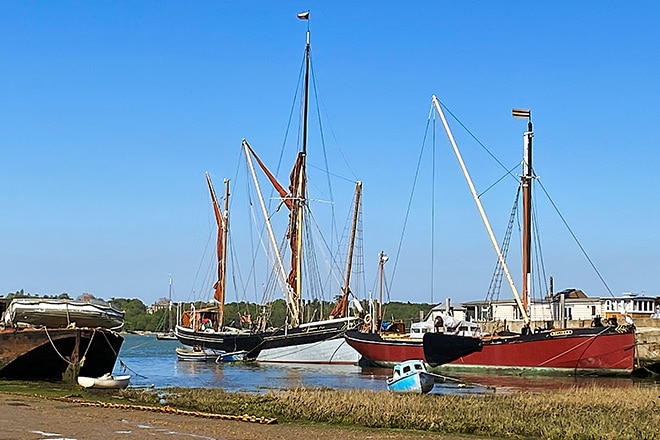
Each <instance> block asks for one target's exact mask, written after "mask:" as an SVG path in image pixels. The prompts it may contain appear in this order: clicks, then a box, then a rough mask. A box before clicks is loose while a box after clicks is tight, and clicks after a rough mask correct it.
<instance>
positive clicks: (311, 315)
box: [6, 290, 433, 332]
mask: <svg viewBox="0 0 660 440" xmlns="http://www.w3.org/2000/svg"><path fill="white" fill-rule="evenodd" d="M23 297H32V298H34V297H38V298H51V299H69V300H70V299H72V298H71V297H70V296H69V294H68V293H62V294H59V295H51V296H48V295H30V294H29V293H25V292H24V291H23V290H20V291H17V292H13V293H9V294H8V295H7V296H6V300H7V301H9V300H11V299H13V298H23ZM75 299H76V300H78V301H87V302H89V301H104V300H102V299H100V298H96V297H94V295H92V294H90V293H83V294H82V295H79V296H78V297H76V298H75ZM104 302H107V303H109V304H111V305H112V307H114V308H115V309H117V310H121V311H123V312H124V328H123V330H124V331H126V332H143V331H144V332H166V331H168V330H169V328H168V326H169V323H170V319H171V322H172V325H176V322H177V316H178V314H179V313H180V312H181V311H183V310H189V309H190V308H191V304H190V303H186V304H173V305H172V308H171V310H170V307H169V301H168V300H167V298H161V299H159V300H158V301H156V303H155V304H154V305H152V306H151V307H150V306H147V305H146V304H144V302H143V301H142V300H141V299H139V298H111V299H110V300H108V301H104ZM334 305H335V304H334V303H332V302H328V301H319V300H313V301H306V302H305V303H304V304H303V307H302V314H303V321H304V322H308V321H313V320H322V319H327V318H328V315H329V314H330V312H331V310H332V309H333V307H334ZM154 306H155V307H154ZM193 306H194V307H195V309H197V310H199V309H203V308H209V307H217V304H215V305H214V304H210V303H206V302H201V301H200V302H196V303H194V304H193ZM362 306H363V308H364V309H365V313H368V312H369V308H368V307H367V304H366V301H363V302H362ZM432 308H433V305H430V304H426V303H411V302H389V303H386V304H384V305H383V321H388V320H401V321H404V322H405V324H406V327H407V328H408V327H409V326H410V324H411V323H412V322H417V321H419V320H420V319H421V318H423V317H425V316H426V315H427V314H428V313H429V311H430V310H431V309H432ZM376 313H377V312H376ZM260 314H265V315H267V316H269V317H270V318H269V325H270V326H272V327H281V326H283V325H284V324H285V323H286V321H287V307H286V302H285V301H284V300H283V299H278V300H275V301H272V302H270V303H268V304H267V305H259V304H254V303H248V302H232V303H228V304H225V306H224V317H225V318H224V324H225V325H230V326H238V322H239V319H240V317H241V316H245V315H250V316H251V317H252V319H256V317H257V316H259V315H260Z"/></svg>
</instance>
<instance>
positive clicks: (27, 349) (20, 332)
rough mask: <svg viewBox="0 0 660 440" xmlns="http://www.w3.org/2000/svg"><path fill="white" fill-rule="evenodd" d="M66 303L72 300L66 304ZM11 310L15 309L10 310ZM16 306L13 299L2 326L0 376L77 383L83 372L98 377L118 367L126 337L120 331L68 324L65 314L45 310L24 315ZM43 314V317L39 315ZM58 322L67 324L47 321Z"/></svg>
mask: <svg viewBox="0 0 660 440" xmlns="http://www.w3.org/2000/svg"><path fill="white" fill-rule="evenodd" d="M14 301H17V300H14ZM14 301H12V303H13V302H14ZM52 302H53V300H50V301H49V303H51V305H53V304H52ZM63 303H66V301H64V300H63ZM3 304H6V301H5V302H4V303H3ZM66 307H68V304H62V308H66ZM51 309H52V308H51ZM9 310H11V311H12V312H10V313H7V311H9ZM16 310H18V309H17V308H12V307H11V303H10V305H9V307H7V310H6V311H5V315H4V318H3V321H2V323H3V325H2V326H1V327H0V377H2V378H7V379H29V380H64V381H67V382H72V383H75V380H76V378H77V377H78V376H79V375H81V374H82V375H84V376H90V377H98V376H101V375H103V374H105V373H107V372H108V371H112V369H113V368H114V365H115V362H116V360H117V355H118V353H119V350H120V348H121V345H122V343H123V341H124V338H123V337H122V336H121V335H119V334H118V333H117V332H115V331H113V330H111V329H108V328H104V327H100V326H95V327H80V326H79V325H78V323H77V322H76V323H74V322H70V323H69V324H68V326H67V324H66V322H65V321H62V319H61V315H58V316H57V317H56V318H52V317H51V316H48V314H46V313H42V312H39V313H37V314H34V313H33V314H30V316H29V317H28V319H23V317H21V316H17V315H16V314H15V313H16ZM40 316H41V317H43V320H40V319H38V317H40ZM87 319H89V318H87ZM15 320H17V321H15ZM26 320H27V321H29V322H31V324H28V323H26V322H25V321H26ZM55 322H56V323H59V324H61V325H63V327H50V326H49V325H47V324H52V323H55ZM81 322H84V321H81ZM100 322H106V323H107V325H113V326H114V325H115V324H116V322H115V321H114V320H111V321H110V322H108V321H107V320H106V318H102V319H101V320H100V321H97V322H96V324H99V323H100Z"/></svg>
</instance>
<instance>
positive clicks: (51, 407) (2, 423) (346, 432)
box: [0, 393, 476, 440]
mask: <svg viewBox="0 0 660 440" xmlns="http://www.w3.org/2000/svg"><path fill="white" fill-rule="evenodd" d="M257 415H258V414H257ZM157 438H167V439H168V440H180V439H187V440H197V439H200V440H214V439H217V440H239V439H240V440H265V439H273V440H296V439H305V440H314V439H318V440H338V439H341V440H357V439H370V440H380V439H389V440H403V439H406V440H412V439H415V440H425V439H428V440H431V439H432V440H468V439H470V440H475V439H476V438H475V437H460V436H458V437H456V436H442V435H438V434H428V433H420V432H407V431H390V430H383V429H352V428H341V427H334V426H319V425H315V426H308V425H304V426H301V425H288V424H276V425H261V424H258V423H248V422H239V421H230V420H211V419H203V418H198V417H192V416H183V415H175V414H162V413H153V412H146V411H136V410H124V409H117V408H98V407H88V406H84V407H83V406H81V405H80V404H76V403H70V402H63V401H56V400H49V399H44V398H41V397H32V396H26V395H19V394H1V393H0V440H5V439H7V440H8V439H12V440H42V439H50V440H109V439H126V440H143V439H157Z"/></svg>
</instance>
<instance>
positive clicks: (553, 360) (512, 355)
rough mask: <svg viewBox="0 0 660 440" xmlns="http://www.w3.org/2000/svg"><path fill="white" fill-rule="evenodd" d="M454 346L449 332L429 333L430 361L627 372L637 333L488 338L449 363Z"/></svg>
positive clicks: (579, 331) (468, 366)
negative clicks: (478, 348) (448, 352)
mask: <svg viewBox="0 0 660 440" xmlns="http://www.w3.org/2000/svg"><path fill="white" fill-rule="evenodd" d="M453 344H454V341H453V340H451V339H448V338H446V337H445V335H442V334H438V333H428V334H425V335H424V356H425V359H426V362H427V363H428V364H429V365H431V366H438V365H442V366H443V368H444V369H447V370H488V369H492V370H523V371H524V370H533V371H534V372H536V373H548V374H557V373H558V374H568V375H577V374H584V375H586V374H597V375H628V374H630V373H631V372H632V371H633V368H634V366H635V334H634V328H633V326H630V325H623V326H606V327H585V328H569V329H555V330H550V331H543V332H540V333H531V334H529V335H513V336H490V337H484V338H482V346H481V349H480V350H479V351H475V352H473V353H470V354H468V355H465V356H462V357H459V358H458V359H456V360H453V361H451V362H449V363H446V355H445V354H446V352H447V351H448V350H452V349H453V348H452V346H453Z"/></svg>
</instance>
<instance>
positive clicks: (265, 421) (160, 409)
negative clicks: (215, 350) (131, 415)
mask: <svg viewBox="0 0 660 440" xmlns="http://www.w3.org/2000/svg"><path fill="white" fill-rule="evenodd" d="M54 399H55V400H61V401H64V402H71V403H76V404H78V405H80V406H95V407H98V408H115V409H125V410H137V411H149V412H156V413H166V414H176V415H180V416H192V417H201V418H205V419H219V420H236V421H239V422H250V423H259V424H262V425H273V424H276V423H277V419H275V418H267V417H263V416H262V417H257V416H251V415H248V414H244V415H242V416H234V415H231V414H216V413H208V412H202V411H186V410H182V409H177V408H172V407H171V406H147V405H130V404H127V403H109V402H100V401H96V402H88V401H85V400H82V399H73V398H70V397H55V398H54Z"/></svg>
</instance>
